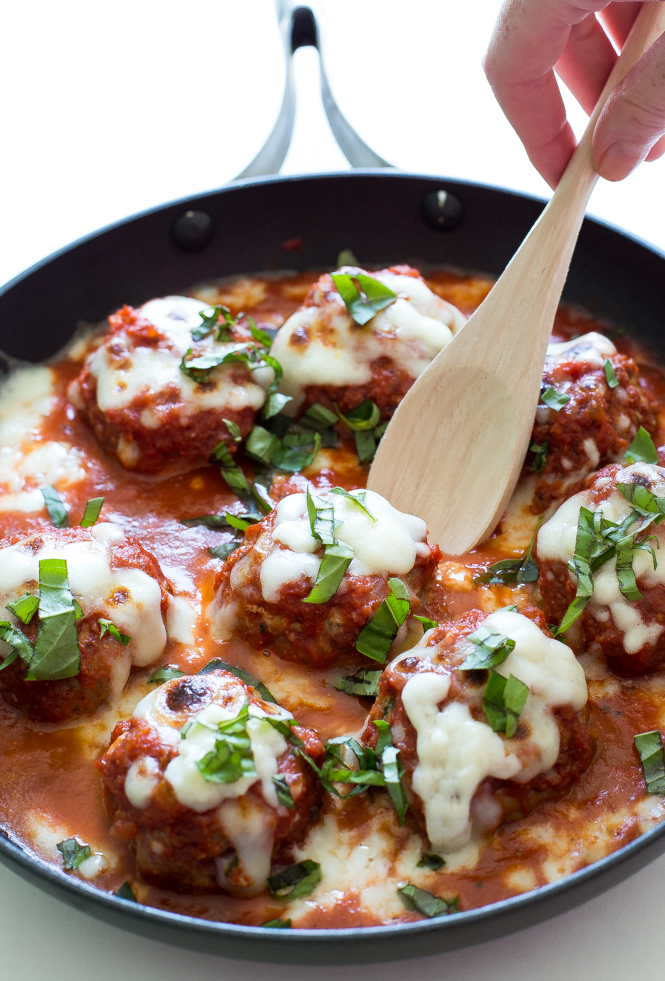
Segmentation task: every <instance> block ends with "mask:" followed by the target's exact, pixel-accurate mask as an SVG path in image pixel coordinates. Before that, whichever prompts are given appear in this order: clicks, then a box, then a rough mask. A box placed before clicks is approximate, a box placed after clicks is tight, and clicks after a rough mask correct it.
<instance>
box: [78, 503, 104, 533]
mask: <svg viewBox="0 0 665 981" xmlns="http://www.w3.org/2000/svg"><path fill="white" fill-rule="evenodd" d="M103 505H104V498H103V497H91V498H90V500H89V501H88V503H87V504H86V506H85V511H84V512H83V517H82V518H81V528H90V526H91V525H94V523H95V521H96V520H97V518H98V517H99V514H100V511H101V510H102V507H103Z"/></svg>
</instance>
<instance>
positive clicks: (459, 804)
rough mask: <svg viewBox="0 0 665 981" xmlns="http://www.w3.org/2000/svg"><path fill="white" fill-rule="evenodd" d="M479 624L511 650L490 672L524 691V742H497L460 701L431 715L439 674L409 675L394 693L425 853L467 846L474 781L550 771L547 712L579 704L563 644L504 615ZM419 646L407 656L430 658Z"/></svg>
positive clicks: (575, 667)
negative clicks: (411, 747) (413, 738)
mask: <svg viewBox="0 0 665 981" xmlns="http://www.w3.org/2000/svg"><path fill="white" fill-rule="evenodd" d="M483 625H484V626H486V627H487V629H488V630H490V631H491V632H492V633H501V634H504V635H506V636H508V637H510V638H512V639H513V640H514V641H515V648H514V650H513V651H512V652H511V653H510V655H509V656H508V658H506V660H505V661H504V662H503V663H502V664H501V665H499V666H498V667H496V668H495V670H496V671H497V672H498V673H499V674H502V675H503V676H504V677H506V678H507V677H509V676H510V675H514V676H515V677H516V678H518V679H519V680H520V681H522V682H523V683H524V684H525V685H527V686H528V688H529V695H528V698H527V701H526V704H525V706H524V709H523V710H522V713H521V715H520V724H521V725H520V729H522V730H523V729H526V730H527V732H528V735H527V737H526V738H524V737H523V736H520V737H519V738H518V736H517V734H516V736H515V737H513V738H511V739H502V738H501V737H500V736H499V735H498V733H496V732H493V730H492V729H491V727H490V726H489V725H487V724H486V723H484V722H479V721H477V720H476V719H474V718H473V717H472V715H471V713H470V711H469V708H468V706H467V705H466V704H464V703H463V702H458V701H453V702H448V703H447V704H445V705H444V706H443V708H442V709H439V705H440V704H441V702H444V701H445V699H446V698H447V695H448V691H449V687H450V677H449V676H448V675H447V674H439V673H434V672H431V673H430V672H424V673H420V674H415V675H413V676H412V677H411V678H410V679H409V680H408V682H407V683H406V685H405V687H404V691H403V693H402V699H403V703H404V708H405V711H406V713H407V715H408V717H409V719H410V721H411V723H412V725H413V726H414V728H415V729H416V732H417V734H418V740H417V752H418V765H417V767H416V769H415V771H414V774H413V789H414V791H415V793H417V794H418V796H419V797H420V798H421V800H422V802H423V806H424V809H425V821H426V826H427V834H428V837H429V839H430V842H431V844H432V847H433V848H434V849H435V851H441V852H444V853H447V852H450V851H455V850H457V849H459V848H462V847H463V846H464V845H466V844H467V843H468V842H469V841H470V840H471V836H472V833H473V825H472V820H471V801H472V798H473V796H474V794H475V792H476V790H477V789H478V787H479V785H480V784H481V783H482V781H483V780H484V779H485V778H486V777H488V776H493V777H497V778H499V779H503V780H506V779H513V780H517V781H518V782H521V783H526V782H527V781H528V780H531V779H532V778H533V777H534V776H536V775H537V774H538V773H542V772H544V771H545V770H548V769H549V768H550V767H552V766H553V765H554V763H555V762H556V759H557V756H558V754H559V744H560V739H559V730H558V727H557V724H556V721H555V719H554V716H553V714H552V709H553V708H555V707H556V706H559V705H571V706H572V707H573V708H574V709H575V711H579V710H580V709H581V708H582V707H583V706H584V704H585V703H586V699H587V689H586V681H585V678H584V671H583V669H582V668H581V666H580V665H579V664H578V662H577V661H576V659H575V656H574V654H573V653H572V651H571V650H570V649H569V648H568V647H566V646H565V644H562V643H560V642H559V641H556V640H552V639H551V638H549V637H546V636H545V635H544V634H543V633H542V631H541V630H540V629H539V628H538V627H537V626H536V624H534V623H533V622H532V621H531V620H529V619H528V618H527V617H524V616H522V615H521V614H519V613H514V612H512V611H510V610H499V611H497V612H496V613H492V614H490V615H489V616H488V617H487V618H486V619H485V620H484V622H483ZM426 642H427V635H425V637H424V638H423V640H422V641H421V642H420V644H419V645H418V647H416V648H413V649H412V650H411V651H409V652H408V654H409V655H410V656H413V654H414V653H416V652H418V653H421V655H422V656H425V657H432V655H433V654H434V653H435V652H436V647H430V648H428V647H425V644H426Z"/></svg>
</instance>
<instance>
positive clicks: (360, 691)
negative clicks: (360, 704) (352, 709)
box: [333, 668, 381, 698]
mask: <svg viewBox="0 0 665 981" xmlns="http://www.w3.org/2000/svg"><path fill="white" fill-rule="evenodd" d="M380 677H381V669H380V668H378V669H374V668H361V669H360V671H356V673H355V674H352V675H350V676H349V677H346V678H340V679H339V680H338V681H336V682H335V683H334V684H333V688H336V689H337V691H343V692H344V693H345V694H346V695H363V696H364V697H366V698H376V696H377V695H378V694H379V678H380Z"/></svg>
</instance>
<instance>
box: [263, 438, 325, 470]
mask: <svg viewBox="0 0 665 981" xmlns="http://www.w3.org/2000/svg"><path fill="white" fill-rule="evenodd" d="M320 449H321V436H320V435H319V433H305V434H303V435H301V436H299V437H297V438H294V437H292V436H289V435H286V436H285V437H284V440H281V439H279V437H278V436H276V435H275V433H272V432H269V431H268V430H267V429H264V428H263V426H254V428H253V429H252V431H251V433H250V434H249V436H248V437H247V441H246V443H245V452H246V453H247V455H248V456H251V457H252V459H254V460H258V461H259V463H262V464H263V465H264V466H266V467H270V466H273V467H276V468H277V469H278V470H284V471H285V472H286V473H296V472H298V471H300V470H304V469H305V468H306V467H309V466H311V464H312V463H313V462H314V458H315V457H316V454H317V453H318V452H319V450H320Z"/></svg>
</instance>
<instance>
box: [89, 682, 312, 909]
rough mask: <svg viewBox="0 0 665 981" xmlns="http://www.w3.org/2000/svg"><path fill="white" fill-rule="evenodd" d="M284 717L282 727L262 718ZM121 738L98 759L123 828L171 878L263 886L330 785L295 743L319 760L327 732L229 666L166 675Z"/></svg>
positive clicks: (167, 881) (146, 868)
mask: <svg viewBox="0 0 665 981" xmlns="http://www.w3.org/2000/svg"><path fill="white" fill-rule="evenodd" d="M243 713H244V718H243ZM247 713H249V714H247ZM275 717H277V718H278V719H281V722H279V723H278V725H279V726H280V727H281V728H280V730H279V731H278V730H277V729H275V728H273V727H272V726H271V725H270V723H267V722H265V721H264V720H265V718H273V719H274V718H275ZM234 718H236V719H237V720H239V721H237V724H236V726H235V728H234V729H233V734H232V735H233V738H234V740H235V745H236V746H237V744H238V741H239V740H240V741H242V740H243V739H244V746H245V748H244V750H243V757H244V762H243V766H244V769H242V767H238V766H237V765H236V763H237V760H235V758H234V757H233V756H231V758H230V761H227V762H226V764H225V763H224V760H225V754H226V755H227V756H228V752H229V751H227V750H228V743H224V732H225V730H224V725H225V724H226V726H227V729H226V731H227V732H228V727H229V720H233V719H234ZM186 725H187V728H183V727H185V726H186ZM231 725H233V723H231ZM282 732H286V733H290V734H291V735H290V736H287V737H285V736H284V735H282ZM111 738H112V741H111V746H110V748H109V749H108V751H107V752H106V754H105V755H104V756H103V757H102V759H101V760H100V761H99V763H98V764H97V766H98V767H99V770H100V772H101V774H102V780H103V784H104V799H105V801H106V806H107V809H108V812H109V815H110V817H111V820H112V830H113V833H114V834H116V835H118V837H120V838H124V839H127V840H129V841H131V842H132V845H133V847H134V848H135V850H136V863H137V869H138V871H139V873H140V874H141V875H142V876H143V878H144V879H146V881H148V882H151V883H154V884H156V885H159V886H162V887H164V888H168V889H176V890H182V891H192V890H194V891H210V890H217V889H224V890H226V891H228V892H232V893H235V894H237V895H254V894H256V893H258V892H261V891H262V889H263V888H265V885H266V878H267V876H268V875H269V873H270V867H271V863H272V861H273V859H274V860H276V861H280V860H282V857H286V860H287V861H288V849H289V846H290V845H292V844H295V843H296V842H298V841H299V840H301V839H302V838H303V836H304V834H305V831H306V829H307V828H308V826H309V824H310V823H311V821H312V820H313V819H314V817H315V816H316V814H317V812H318V809H319V805H320V802H321V797H322V793H323V790H322V787H321V784H320V782H319V780H318V777H317V776H316V774H315V773H314V771H313V769H312V768H311V767H310V766H309V764H308V763H307V762H306V761H305V760H303V759H302V757H301V756H298V755H296V754H295V752H294V750H295V748H296V746H295V745H294V743H295V744H299V745H300V746H301V747H302V749H303V751H304V752H306V753H307V754H308V755H309V756H310V757H311V758H312V759H313V760H314V761H315V762H316V763H317V764H320V763H321V761H322V758H323V747H322V745H321V743H320V741H319V738H318V736H317V735H316V733H315V732H314V731H313V730H312V729H308V728H305V727H303V726H299V725H297V724H294V723H293V720H292V719H291V717H290V716H288V713H284V712H283V710H281V709H279V708H278V707H277V706H276V705H274V704H271V703H269V702H265V701H263V700H262V699H260V698H259V697H258V696H257V695H256V693H255V691H254V689H253V688H251V687H250V686H248V685H246V684H245V683H244V682H242V681H240V680H239V679H238V678H236V677H235V676H234V675H232V674H230V673H229V672H227V671H222V670H213V671H211V672H210V673H208V674H204V675H197V676H195V677H183V678H177V679H175V680H173V681H169V682H167V683H166V684H165V685H163V686H161V687H160V688H159V689H157V691H155V692H152V693H151V694H150V695H148V696H146V698H144V699H143V701H142V702H140V704H139V705H138V706H137V708H136V710H135V714H134V717H133V718H132V719H130V720H128V721H126V722H120V723H119V724H118V725H117V726H116V728H115V731H114V732H113V735H112V737H111ZM211 758H215V762H214V763H211V762H210V760H211ZM220 761H221V763H220ZM197 764H198V766H197ZM224 766H226V769H224ZM234 766H235V769H234ZM243 773H244V774H245V775H242V774H243ZM273 778H275V779H273ZM221 781H225V782H221ZM278 785H281V788H280V787H278ZM278 789H279V796H278Z"/></svg>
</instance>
